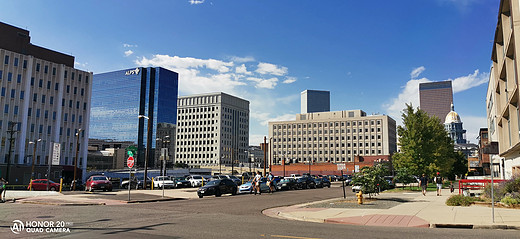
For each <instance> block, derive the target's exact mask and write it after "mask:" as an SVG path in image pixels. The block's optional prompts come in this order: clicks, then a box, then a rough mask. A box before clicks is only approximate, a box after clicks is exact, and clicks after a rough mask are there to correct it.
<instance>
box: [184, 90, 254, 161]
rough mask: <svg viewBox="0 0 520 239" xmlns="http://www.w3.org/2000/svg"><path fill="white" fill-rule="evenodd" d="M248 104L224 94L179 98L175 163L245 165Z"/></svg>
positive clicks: (247, 140)
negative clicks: (233, 163)
mask: <svg viewBox="0 0 520 239" xmlns="http://www.w3.org/2000/svg"><path fill="white" fill-rule="evenodd" d="M248 147H249V101H247V100H243V99H240V98H238V97H235V96H232V95H228V94H226V93H221V92H220V93H212V94H201V95H192V96H184V97H179V99H178V101H177V138H176V149H175V161H176V162H182V163H186V164H188V165H190V166H216V165H223V166H224V165H231V162H232V161H234V162H235V165H238V164H239V163H246V162H248V160H249V159H248V157H247V150H248Z"/></svg>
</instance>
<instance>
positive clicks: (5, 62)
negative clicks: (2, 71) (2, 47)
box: [4, 55, 9, 65]
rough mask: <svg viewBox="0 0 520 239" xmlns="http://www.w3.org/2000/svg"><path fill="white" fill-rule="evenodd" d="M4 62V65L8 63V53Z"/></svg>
mask: <svg viewBox="0 0 520 239" xmlns="http://www.w3.org/2000/svg"><path fill="white" fill-rule="evenodd" d="M4 64H6V65H7V64H9V56H8V55H6V56H5V60H4Z"/></svg>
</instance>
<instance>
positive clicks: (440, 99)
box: [419, 81, 453, 122]
mask: <svg viewBox="0 0 520 239" xmlns="http://www.w3.org/2000/svg"><path fill="white" fill-rule="evenodd" d="M419 102H420V103H419V104H420V106H419V108H421V110H424V111H425V112H426V113H428V115H429V116H430V117H431V116H437V118H439V120H443V119H445V118H446V115H447V114H448V113H449V112H450V110H451V104H452V103H453V90H452V87H451V81H439V82H430V83H421V84H419ZM441 122H442V121H441Z"/></svg>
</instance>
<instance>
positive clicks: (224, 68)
mask: <svg viewBox="0 0 520 239" xmlns="http://www.w3.org/2000/svg"><path fill="white" fill-rule="evenodd" d="M137 63H138V64H140V65H158V66H165V67H166V66H167V67H170V68H204V67H205V68H208V69H211V70H216V71H218V72H219V73H224V72H228V71H229V67H232V66H233V65H234V64H233V62H225V61H221V60H215V59H197V58H193V57H178V56H169V55H160V54H157V55H154V56H153V58H151V59H148V58H146V57H143V58H142V59H141V60H138V61H137Z"/></svg>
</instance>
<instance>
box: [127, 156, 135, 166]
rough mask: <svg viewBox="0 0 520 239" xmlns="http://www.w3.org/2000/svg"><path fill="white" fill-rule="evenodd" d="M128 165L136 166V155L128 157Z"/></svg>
mask: <svg viewBox="0 0 520 239" xmlns="http://www.w3.org/2000/svg"><path fill="white" fill-rule="evenodd" d="M126 166H128V167H129V168H133V167H134V157H132V156H130V157H128V159H127V160H126Z"/></svg>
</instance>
